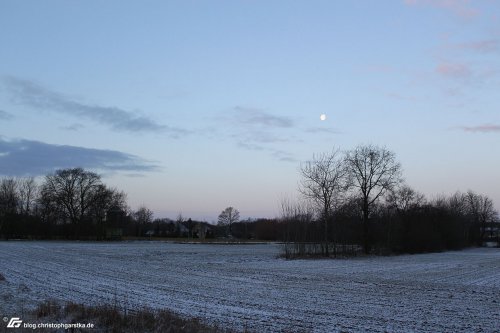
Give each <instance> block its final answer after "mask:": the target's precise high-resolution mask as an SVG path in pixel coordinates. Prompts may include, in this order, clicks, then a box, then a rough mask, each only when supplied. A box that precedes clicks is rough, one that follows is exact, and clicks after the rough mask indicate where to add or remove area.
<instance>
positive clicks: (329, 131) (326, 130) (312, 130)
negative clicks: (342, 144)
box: [304, 127, 340, 134]
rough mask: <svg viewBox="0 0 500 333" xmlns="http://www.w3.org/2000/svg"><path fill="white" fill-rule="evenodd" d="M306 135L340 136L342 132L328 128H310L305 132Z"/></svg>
mask: <svg viewBox="0 0 500 333" xmlns="http://www.w3.org/2000/svg"><path fill="white" fill-rule="evenodd" d="M304 132H306V133H314V134H316V133H326V134H339V133H340V132H339V131H337V130H336V129H333V128H326V127H309V128H306V129H305V130H304Z"/></svg>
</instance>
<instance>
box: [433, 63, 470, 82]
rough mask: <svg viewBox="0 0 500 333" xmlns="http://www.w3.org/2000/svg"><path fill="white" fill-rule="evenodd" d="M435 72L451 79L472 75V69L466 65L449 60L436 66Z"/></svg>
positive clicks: (465, 77)
mask: <svg viewBox="0 0 500 333" xmlns="http://www.w3.org/2000/svg"><path fill="white" fill-rule="evenodd" d="M436 72H438V73H439V74H441V75H443V76H445V77H448V78H453V79H467V78H470V77H471V75H472V71H471V70H470V68H469V67H468V66H467V65H464V64H459V63H449V62H444V63H441V64H439V65H438V66H437V67H436Z"/></svg>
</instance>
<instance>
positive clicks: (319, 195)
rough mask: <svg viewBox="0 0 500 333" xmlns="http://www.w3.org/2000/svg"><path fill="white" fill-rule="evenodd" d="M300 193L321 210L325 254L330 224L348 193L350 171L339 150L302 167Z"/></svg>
mask: <svg viewBox="0 0 500 333" xmlns="http://www.w3.org/2000/svg"><path fill="white" fill-rule="evenodd" d="M300 174H301V176H302V179H301V181H300V186H299V191H300V193H301V194H302V195H303V196H304V197H306V198H307V199H309V200H311V201H312V202H313V203H314V204H315V205H316V206H317V207H319V208H320V209H321V219H322V220H323V228H324V250H323V252H324V254H325V255H326V256H328V255H329V251H328V222H329V220H330V218H331V216H332V214H331V213H332V210H333V208H334V206H335V204H338V201H339V199H340V198H341V196H342V194H343V193H344V192H345V191H346V189H347V186H348V182H347V179H348V177H347V175H348V170H347V168H346V165H345V163H344V158H343V157H342V156H341V153H340V151H339V150H338V149H334V150H333V151H332V152H331V153H323V154H320V155H315V156H313V159H312V160H311V161H308V162H305V163H304V164H302V165H301V166H300Z"/></svg>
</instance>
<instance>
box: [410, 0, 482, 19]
mask: <svg viewBox="0 0 500 333" xmlns="http://www.w3.org/2000/svg"><path fill="white" fill-rule="evenodd" d="M404 3H405V4H407V5H408V6H417V5H426V6H431V7H435V8H441V9H444V10H447V11H449V12H452V13H453V14H455V15H457V16H459V17H462V18H473V17H476V16H478V15H479V10H477V9H475V8H472V7H471V4H470V3H471V1H470V0H404Z"/></svg>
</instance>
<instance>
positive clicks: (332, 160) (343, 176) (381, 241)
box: [282, 145, 500, 257]
mask: <svg viewBox="0 0 500 333" xmlns="http://www.w3.org/2000/svg"><path fill="white" fill-rule="evenodd" d="M300 173H301V182H300V187H299V191H300V193H301V194H302V198H303V199H304V201H303V202H302V203H300V204H291V203H289V202H284V203H283V209H282V211H283V214H282V215H283V216H282V220H283V222H284V223H285V224H286V225H287V227H286V236H285V241H286V246H285V248H284V255H285V256H287V257H293V256H305V255H323V256H330V255H334V256H336V255H337V254H349V253H352V252H356V251H358V250H359V249H362V250H363V251H364V252H365V253H373V252H378V253H381V252H397V253H401V252H406V253H417V252H428V251H440V250H449V249H460V248H463V247H466V246H471V245H479V246H480V245H482V244H484V242H486V241H492V242H496V243H497V244H498V241H499V230H500V227H499V225H500V224H499V220H498V214H497V212H496V211H495V210H494V207H493V202H492V200H491V199H490V198H488V197H487V196H484V195H481V194H477V193H474V192H473V191H468V192H467V193H460V192H457V193H455V194H454V195H452V196H449V197H446V196H441V197H439V198H437V199H433V200H427V199H426V198H425V197H424V195H422V194H420V193H418V192H416V191H415V190H413V189H412V188H411V187H410V186H408V185H406V184H405V183H404V182H403V179H402V169H401V165H400V164H399V163H398V162H397V160H396V157H395V154H394V153H393V152H391V151H388V150H387V149H385V148H381V147H377V146H372V145H365V146H358V147H356V148H355V149H352V150H349V151H346V152H340V151H339V150H333V151H332V152H331V153H327V154H321V155H316V156H314V157H313V159H312V160H311V161H308V162H306V163H303V164H302V165H301V167H300Z"/></svg>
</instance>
